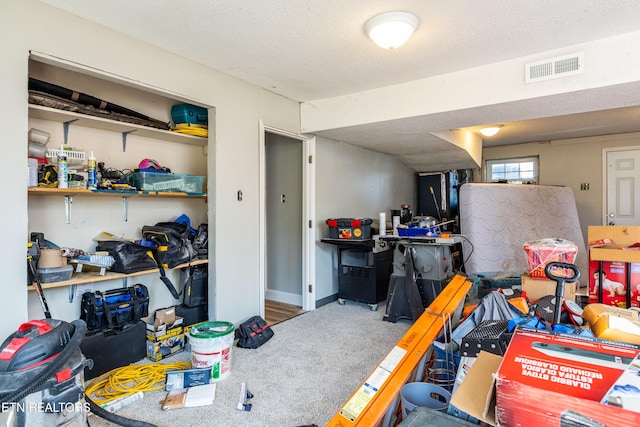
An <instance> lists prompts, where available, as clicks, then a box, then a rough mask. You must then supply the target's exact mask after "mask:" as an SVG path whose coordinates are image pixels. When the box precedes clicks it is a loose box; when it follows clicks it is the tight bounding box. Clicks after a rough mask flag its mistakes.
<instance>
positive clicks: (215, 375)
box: [189, 322, 235, 382]
mask: <svg viewBox="0 0 640 427" xmlns="http://www.w3.org/2000/svg"><path fill="white" fill-rule="evenodd" d="M234 338H235V334H234V327H233V324H232V323H229V322H203V323H198V324H196V325H193V326H192V327H191V329H190V330H189V343H190V344H191V364H192V365H193V367H194V368H209V367H210V368H211V381H212V382H215V381H221V380H224V379H225V378H227V377H228V376H229V374H230V373H231V347H233V340H234Z"/></svg>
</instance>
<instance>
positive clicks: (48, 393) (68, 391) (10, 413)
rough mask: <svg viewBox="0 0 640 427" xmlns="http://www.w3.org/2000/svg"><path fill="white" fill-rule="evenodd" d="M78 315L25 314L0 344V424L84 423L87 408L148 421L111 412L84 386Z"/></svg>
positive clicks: (134, 426)
mask: <svg viewBox="0 0 640 427" xmlns="http://www.w3.org/2000/svg"><path fill="white" fill-rule="evenodd" d="M86 331H87V325H86V323H85V322H84V321H83V320H74V321H72V322H70V323H69V322H65V321H62V320H56V319H50V318H47V319H42V320H31V321H29V322H26V323H23V324H22V325H20V327H19V328H18V330H17V331H16V332H14V333H13V334H11V335H10V336H9V337H8V338H7V339H6V340H5V341H4V342H3V343H2V345H0V425H3V426H7V427H31V426H47V427H49V426H55V427H58V426H60V427H62V426H64V427H86V426H87V425H88V423H87V415H88V414H89V412H90V411H91V412H92V413H93V414H95V415H97V416H99V417H101V418H104V419H106V420H108V421H111V422H113V423H115V424H118V425H122V426H131V427H154V426H153V425H152V424H149V423H146V422H142V421H137V420H131V419H128V418H125V417H121V416H119V415H116V414H113V413H111V412H108V411H106V410H104V409H103V408H101V407H100V406H98V405H96V404H95V403H94V402H93V401H91V399H89V397H88V396H86V395H85V392H84V370H85V367H88V368H89V369H91V368H92V367H93V361H92V360H91V359H86V358H85V357H84V355H83V354H82V351H81V350H80V342H81V341H82V338H83V337H84V335H85V333H86Z"/></svg>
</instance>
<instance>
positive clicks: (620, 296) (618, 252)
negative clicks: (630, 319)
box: [588, 225, 640, 307]
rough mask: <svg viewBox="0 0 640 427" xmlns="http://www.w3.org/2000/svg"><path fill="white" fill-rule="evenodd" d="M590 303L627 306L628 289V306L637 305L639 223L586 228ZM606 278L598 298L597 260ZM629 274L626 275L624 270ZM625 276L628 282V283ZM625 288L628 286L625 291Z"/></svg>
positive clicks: (639, 287) (639, 286)
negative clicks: (635, 224)
mask: <svg viewBox="0 0 640 427" xmlns="http://www.w3.org/2000/svg"><path fill="white" fill-rule="evenodd" d="M588 240H589V302H590V303H594V302H602V303H604V304H609V305H615V306H618V307H627V299H626V293H627V291H628V292H630V301H629V303H630V306H631V307H640V248H637V247H635V245H636V243H638V242H640V226H626V225H624V226H622V225H618V226H616V225H607V226H590V227H589V234H588ZM600 262H602V270H603V273H605V275H606V277H605V280H606V281H607V282H606V284H605V286H604V287H603V292H602V301H598V286H599V284H598V283H597V282H599V280H598V279H599V277H598V275H597V271H598V267H599V263H600ZM629 268H630V272H629V273H630V274H629V275H627V273H628V272H627V269H629ZM627 276H629V279H630V280H629V282H628V283H627ZM627 287H629V289H628V290H627Z"/></svg>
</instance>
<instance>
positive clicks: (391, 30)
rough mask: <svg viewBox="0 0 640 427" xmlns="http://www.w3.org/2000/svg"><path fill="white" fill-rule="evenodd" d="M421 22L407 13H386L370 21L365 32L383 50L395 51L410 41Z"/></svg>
mask: <svg viewBox="0 0 640 427" xmlns="http://www.w3.org/2000/svg"><path fill="white" fill-rule="evenodd" d="M419 22H420V21H418V18H417V17H416V16H415V15H412V14H410V13H407V12H386V13H382V14H380V15H376V16H374V17H373V18H371V19H370V20H368V21H367V23H366V24H365V26H364V30H365V32H366V33H367V35H368V36H369V37H371V40H373V41H374V42H375V44H377V45H378V46H380V47H381V48H384V49H395V48H398V47H400V46H402V45H403V44H405V43H406V42H407V40H409V37H411V35H412V34H413V32H414V31H415V30H416V28H418V24H419Z"/></svg>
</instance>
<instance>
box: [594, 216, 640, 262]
mask: <svg viewBox="0 0 640 427" xmlns="http://www.w3.org/2000/svg"><path fill="white" fill-rule="evenodd" d="M587 237H588V240H589V259H590V260H593V261H618V262H633V263H640V248H632V247H631V246H632V245H634V244H636V243H638V242H640V226H631V225H599V226H589V230H588V236H587Z"/></svg>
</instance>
